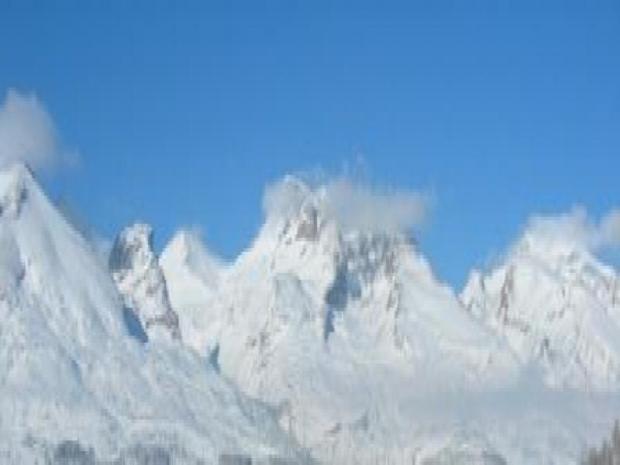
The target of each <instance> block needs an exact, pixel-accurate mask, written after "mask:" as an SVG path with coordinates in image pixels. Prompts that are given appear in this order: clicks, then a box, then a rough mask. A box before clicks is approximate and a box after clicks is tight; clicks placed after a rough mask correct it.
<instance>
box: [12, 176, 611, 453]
mask: <svg viewBox="0 0 620 465" xmlns="http://www.w3.org/2000/svg"><path fill="white" fill-rule="evenodd" d="M278 189H279V195H280V196H282V198H280V199H278V200H279V203H278V208H271V209H268V211H267V214H266V218H265V222H264V224H263V226H262V227H261V229H260V231H259V232H258V234H257V237H256V238H255V240H254V241H253V243H252V244H251V246H250V247H249V248H248V249H247V250H245V251H244V252H243V253H242V254H240V255H239V256H238V257H237V258H236V259H235V260H234V261H233V262H231V263H226V262H223V261H221V260H219V259H217V258H216V257H214V256H213V255H212V254H211V253H210V252H209V251H208V250H207V249H206V247H205V246H204V244H203V243H202V242H201V240H200V238H199V237H198V235H197V234H196V233H194V232H193V231H188V230H183V231H179V232H178V233H177V234H175V236H174V237H173V238H172V240H171V241H170V243H169V244H168V245H167V246H166V247H165V249H164V251H163V252H162V254H161V256H159V257H158V256H157V254H156V253H155V252H154V250H153V245H152V229H151V228H150V226H148V225H145V224H136V225H133V226H130V227H128V228H126V229H125V230H123V231H122V232H121V233H120V234H119V237H118V238H117V240H116V241H115V243H114V245H113V247H112V251H111V253H110V257H109V262H108V267H107V268H106V267H105V266H104V265H103V264H102V262H101V260H100V259H99V258H98V257H97V255H96V253H95V251H94V248H93V247H92V246H91V244H89V243H88V241H87V240H86V239H84V238H83V237H82V236H81V235H80V234H79V233H78V232H77V231H76V230H75V229H74V228H73V227H72V226H71V225H70V224H69V222H67V221H66V220H65V219H64V218H63V217H62V215H61V214H60V213H59V212H58V211H57V210H56V208H55V207H54V206H53V205H52V204H51V203H50V202H49V200H48V199H47V198H46V196H45V194H44V193H43V192H42V190H41V189H40V187H39V186H38V184H37V182H36V180H35V179H34V177H33V175H32V173H30V172H29V171H28V170H27V169H26V168H24V167H23V166H20V165H16V166H14V167H11V168H8V169H6V170H4V171H2V172H0V339H1V340H2V343H1V344H0V373H2V374H3V376H2V378H1V379H0V407H2V408H1V409H0V412H2V413H0V461H1V462H2V463H9V464H17V463H20V464H21V463H41V462H42V461H44V460H47V461H48V462H51V463H63V462H62V461H63V460H65V462H66V463H220V464H224V463H248V464H249V463H252V464H258V463H289V464H302V463H324V464H374V463H390V464H397V465H400V464H403V465H404V464H416V465H421V464H424V465H432V464H437V465H439V464H461V463H464V464H487V465H501V464H540V463H548V464H567V463H574V464H578V463H580V461H581V459H582V452H583V450H584V448H586V447H587V446H588V445H590V444H596V443H598V442H599V441H600V440H601V438H602V437H604V436H605V434H606V432H607V431H608V430H609V428H610V426H611V425H612V423H613V420H614V416H617V415H618V412H620V284H619V282H620V280H619V278H618V272H617V270H616V269H614V268H613V267H611V266H608V265H605V264H604V263H602V262H601V261H600V260H599V259H598V258H597V257H596V256H595V255H594V254H592V253H591V252H590V251H589V250H588V249H587V248H585V247H581V246H579V245H578V244H575V243H571V242H570V241H564V240H560V239H559V238H555V237H551V238H550V237H549V236H540V235H538V234H537V231H535V230H526V231H525V232H524V234H523V237H522V238H521V239H520V240H519V241H518V242H517V244H516V245H515V247H513V248H512V249H511V251H510V252H509V253H508V254H507V255H506V257H505V259H504V261H503V263H500V264H499V265H498V266H497V267H496V268H494V269H492V270H489V271H484V272H482V271H474V272H472V273H471V276H470V279H469V280H468V283H467V285H466V286H465V288H464V290H463V291H462V292H461V293H457V292H455V291H454V290H452V289H451V288H450V287H449V286H447V285H445V284H443V283H441V282H440V281H439V280H438V279H437V277H436V276H435V275H434V273H433V271H432V268H431V266H430V264H429V263H428V261H427V260H426V258H425V257H424V256H423V255H422V254H421V252H420V250H419V248H418V245H417V244H416V243H415V242H414V241H412V240H411V237H410V235H409V234H408V232H407V231H401V230H399V228H394V227H392V226H391V225H390V227H387V226H386V227H381V225H378V226H377V225H375V226H374V227H367V225H368V224H369V223H368V222H367V221H365V220H366V218H362V219H363V220H364V221H358V218H356V221H351V217H350V213H351V212H347V214H349V216H348V217H343V215H342V214H341V213H339V212H338V211H337V209H334V201H333V199H332V198H330V196H331V195H332V192H331V191H330V189H327V188H326V187H325V186H318V187H312V186H309V185H307V184H306V183H304V182H302V181H301V180H299V179H296V178H294V177H286V178H285V179H284V180H283V181H282V182H281V184H280V185H279V186H278ZM76 457H77V458H76ZM136 457H137V458H136ZM144 457H146V458H144ZM162 457H163V458H162ZM67 460H69V462H67ZM70 460H74V461H73V462H70ZM76 460H78V461H77V462H76ZM79 460H82V461H79ZM115 460H116V462H115ZM132 460H133V461H132ZM140 460H142V461H140ZM157 460H160V461H159V462H157ZM166 460H167V461H166ZM55 461H56V462H55ZM123 461H124V462H123ZM43 463H46V462H43ZM597 463H598V462H597Z"/></svg>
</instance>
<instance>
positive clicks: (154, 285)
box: [109, 223, 180, 339]
mask: <svg viewBox="0 0 620 465" xmlns="http://www.w3.org/2000/svg"><path fill="white" fill-rule="evenodd" d="M109 268H110V271H111V273H112V277H113V278H114V281H115V282H116V285H117V287H118V289H119V291H120V293H121V295H122V296H123V298H124V301H125V305H126V307H127V308H129V309H130V310H131V311H133V313H134V314H135V315H136V316H137V317H138V319H139V320H140V322H141V323H142V325H143V326H144V328H145V329H146V331H147V333H148V334H149V336H152V335H159V334H162V333H163V334H165V335H166V336H171V337H172V338H175V339H177V338H179V337H180V332H179V323H178V317H177V314H176V313H175V312H174V311H173V310H172V307H171V305H170V300H169V297H168V289H167V287H166V280H165V279H164V274H163V272H162V270H161V268H160V266H159V262H158V260H157V257H156V255H155V252H154V251H153V229H152V228H151V226H149V225H147V224H143V223H137V224H134V225H133V226H129V227H127V228H125V229H124V230H123V231H122V232H121V233H120V234H119V236H118V238H117V239H116V241H115V243H114V246H113V248H112V252H111V253H110V259H109Z"/></svg>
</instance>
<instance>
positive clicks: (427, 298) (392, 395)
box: [162, 177, 518, 463]
mask: <svg viewBox="0 0 620 465" xmlns="http://www.w3.org/2000/svg"><path fill="white" fill-rule="evenodd" d="M281 189H283V190H284V191H286V194H285V195H286V196H287V198H289V199H295V202H294V205H293V207H294V208H290V207H291V206H290V205H289V206H287V208H286V209H284V211H278V212H276V213H273V214H271V215H269V216H268V217H267V219H266V223H265V225H264V226H263V228H262V229H261V231H260V232H259V235H258V237H257V239H256V240H255V242H254V244H253V245H252V247H251V248H250V249H249V250H247V251H246V252H244V253H243V254H242V255H241V256H240V257H239V258H238V260H237V261H236V262H235V263H233V264H231V265H230V266H229V267H227V268H226V269H225V271H223V272H220V273H219V274H217V276H218V284H217V285H216V284H214V283H215V280H213V279H204V278H200V276H199V274H198V273H196V272H195V271H193V270H192V267H191V266H188V265H187V264H186V265H184V266H183V265H182V266H179V264H180V263H181V264H182V263H183V262H187V260H182V259H180V258H179V253H178V249H179V247H178V244H177V242H178V239H175V240H174V241H173V242H172V244H171V245H170V246H169V247H168V248H167V249H166V250H165V251H164V253H163V258H162V268H163V270H164V274H165V276H166V281H167V282H168V284H169V286H170V289H174V288H175V287H177V288H179V289H180V288H181V287H182V286H184V285H185V286H187V287H185V288H184V292H170V295H171V302H172V305H173V308H175V310H176V311H177V312H178V314H179V319H180V322H181V325H182V327H184V325H185V323H184V320H186V319H187V320H190V321H191V324H190V325H191V326H192V327H193V328H194V333H193V335H192V337H191V338H190V339H188V341H187V342H188V343H190V344H191V345H192V346H193V347H194V348H195V349H196V350H197V351H198V352H199V353H201V354H203V355H204V356H206V357H208V358H209V359H210V360H212V361H214V363H215V364H216V366H218V367H219V368H220V369H221V371H222V372H223V373H225V374H226V375H227V376H228V377H230V378H231V379H233V380H234V381H235V382H236V383H237V384H238V385H239V386H240V387H241V388H242V389H243V390H244V391H245V392H247V393H248V394H250V395H252V396H256V397H258V398H260V399H263V400H265V401H267V402H269V403H271V404H274V405H277V406H278V407H279V410H280V415H281V416H280V423H281V425H282V426H283V427H285V428H286V429H289V430H291V431H292V432H293V433H294V434H295V435H296V437H297V438H298V440H299V441H300V442H301V443H302V444H303V445H307V446H309V447H311V448H312V449H313V450H314V451H317V454H318V455H319V456H320V457H321V458H323V459H324V460H326V461H327V462H328V463H335V462H339V463H356V462H357V463H361V462H364V461H367V462H368V463H374V462H373V460H376V459H377V457H387V458H386V460H406V461H407V463H410V462H409V460H410V458H411V457H413V456H414V455H415V454H416V452H415V448H416V447H418V445H417V444H415V443H414V441H412V435H413V434H414V432H415V431H416V428H417V425H416V424H415V422H414V421H412V419H413V415H415V410H412V409H413V408H414V406H418V405H420V404H421V403H423V401H422V400H421V399H426V398H427V397H428V396H431V395H432V396H441V395H446V396H450V395H453V394H454V393H457V392H461V391H462V390H463V389H467V390H471V391H474V392H475V391H477V390H481V389H492V388H496V387H500V386H503V385H504V384H505V383H507V382H509V380H515V379H516V377H517V376H518V373H517V368H518V365H517V361H516V358H515V357H514V355H513V354H512V352H511V351H510V350H509V349H508V348H507V347H506V346H505V345H504V344H503V342H502V341H501V340H499V339H498V338H497V337H495V336H494V335H493V334H492V333H491V332H489V331H487V330H485V329H484V328H483V327H482V326H480V325H479V324H477V322H476V321H475V320H474V319H473V318H472V317H471V316H470V315H469V314H468V313H467V312H465V311H464V310H463V308H462V307H461V304H460V302H459V300H458V298H457V297H456V296H455V295H454V293H453V292H452V291H451V290H450V289H449V288H448V287H446V286H444V285H442V284H441V283H439V282H438V281H437V280H436V278H435V277H434V276H433V273H432V271H431V269H430V267H429V265H428V263H427V262H426V260H425V259H424V258H423V257H422V256H421V255H420V254H419V253H418V251H417V250H416V247H415V245H414V244H413V243H412V242H411V240H410V239H409V238H408V237H407V236H406V235H405V234H402V233H400V232H398V231H381V230H376V231H371V232H367V231H360V230H355V229H351V228H344V227H343V226H342V224H340V223H339V221H338V218H335V217H333V216H331V215H330V214H329V212H328V211H327V208H328V206H327V202H328V198H327V197H326V196H327V195H328V194H327V192H326V191H325V190H323V188H321V187H319V188H317V189H311V188H310V187H308V186H307V185H305V184H304V183H303V182H301V181H300V180H298V179H296V178H293V177H288V178H286V179H285V180H284V181H283V184H282V186H281ZM172 264H174V266H172ZM188 276H191V279H188ZM190 282H191V283H201V284H200V285H196V286H193V285H192V286H188V285H187V283H190ZM181 296H182V297H181ZM188 302H191V304H188ZM390 457H391V458H390ZM360 461H361V462H360ZM397 463H401V462H397Z"/></svg>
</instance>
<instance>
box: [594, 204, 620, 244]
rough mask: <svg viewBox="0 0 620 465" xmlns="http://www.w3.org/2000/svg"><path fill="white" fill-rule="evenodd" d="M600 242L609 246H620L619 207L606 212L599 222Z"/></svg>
mask: <svg viewBox="0 0 620 465" xmlns="http://www.w3.org/2000/svg"><path fill="white" fill-rule="evenodd" d="M599 235H600V239H599V240H600V242H602V243H603V244H605V245H607V246H609V247H620V208H615V209H613V210H611V211H610V212H609V213H607V214H606V215H605V216H604V217H603V219H602V220H601V224H600V232H599Z"/></svg>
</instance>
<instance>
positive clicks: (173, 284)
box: [160, 230, 225, 346]
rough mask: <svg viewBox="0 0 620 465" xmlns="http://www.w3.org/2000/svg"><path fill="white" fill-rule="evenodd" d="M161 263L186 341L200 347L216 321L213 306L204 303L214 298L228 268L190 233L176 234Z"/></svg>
mask: <svg viewBox="0 0 620 465" xmlns="http://www.w3.org/2000/svg"><path fill="white" fill-rule="evenodd" d="M160 264H161V269H162V271H163V273H164V276H165V278H166V282H167V284H168V293H169V296H170V301H171V303H172V307H173V308H174V309H175V310H176V312H178V314H179V315H180V318H179V321H180V325H181V333H182V334H183V340H184V342H186V343H187V344H189V345H190V346H197V345H199V344H200V340H201V335H202V334H204V333H205V331H207V330H208V327H209V326H210V325H212V322H213V320H214V319H215V316H213V315H209V311H210V307H209V306H205V302H209V301H210V300H211V298H212V297H213V295H214V293H215V290H216V289H217V287H218V286H219V284H220V279H221V276H222V274H223V273H224V272H225V267H224V265H223V264H222V263H221V262H220V261H219V260H217V259H216V258H214V257H213V256H212V255H211V254H210V253H209V252H208V251H207V250H206V248H205V247H204V245H203V244H202V242H201V240H200V238H199V236H198V235H197V234H196V233H195V232H193V231H189V230H182V231H179V232H178V233H176V234H175V235H174V237H173V238H172V240H171V241H170V243H169V244H168V246H167V247H166V248H165V249H164V251H163V253H162V254H161V257H160Z"/></svg>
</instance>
